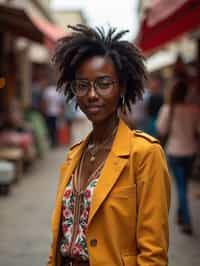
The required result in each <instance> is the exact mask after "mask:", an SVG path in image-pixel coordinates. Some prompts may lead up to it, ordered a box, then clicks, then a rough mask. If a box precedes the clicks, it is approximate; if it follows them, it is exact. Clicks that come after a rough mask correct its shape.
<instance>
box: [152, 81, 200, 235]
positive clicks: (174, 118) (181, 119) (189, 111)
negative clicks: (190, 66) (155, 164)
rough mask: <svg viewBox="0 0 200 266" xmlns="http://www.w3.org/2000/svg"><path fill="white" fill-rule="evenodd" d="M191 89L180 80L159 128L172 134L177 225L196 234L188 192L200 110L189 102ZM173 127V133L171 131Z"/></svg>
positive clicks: (168, 147)
mask: <svg viewBox="0 0 200 266" xmlns="http://www.w3.org/2000/svg"><path fill="white" fill-rule="evenodd" d="M188 88H189V85H188V83H187V79H185V78H180V77H178V78H177V80H176V82H175V84H174V85H173V86H172V88H171V89H169V91H168V92H169V97H168V102H167V103H166V104H164V105H163V106H162V107H161V109H160V112H159V115H158V119H157V123H156V126H157V130H158V132H159V134H160V135H161V136H164V135H166V134H167V133H168V140H167V143H166V146H165V148H166V153H167V155H168V160H169V165H170V168H171V170H172V173H173V175H174V177H175V181H176V188H177V195H178V210H177V223H178V224H179V225H181V230H182V232H183V233H187V234H192V225H191V218H190V213H189V206H188V199H187V190H188V180H189V177H190V174H191V170H192V165H193V162H194V159H195V155H196V153H197V151H198V145H197V144H198V137H197V136H198V132H199V125H200V120H199V117H200V109H199V108H198V107H197V106H196V105H194V104H190V103H188V102H187V100H186V99H187V95H188ZM169 128H170V132H167V131H169Z"/></svg>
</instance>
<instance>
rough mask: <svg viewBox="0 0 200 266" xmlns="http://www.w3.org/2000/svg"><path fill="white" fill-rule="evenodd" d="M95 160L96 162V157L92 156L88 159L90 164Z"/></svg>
mask: <svg viewBox="0 0 200 266" xmlns="http://www.w3.org/2000/svg"><path fill="white" fill-rule="evenodd" d="M95 160H96V157H95V156H94V155H92V157H91V158H90V162H91V163H93V162H94V161H95Z"/></svg>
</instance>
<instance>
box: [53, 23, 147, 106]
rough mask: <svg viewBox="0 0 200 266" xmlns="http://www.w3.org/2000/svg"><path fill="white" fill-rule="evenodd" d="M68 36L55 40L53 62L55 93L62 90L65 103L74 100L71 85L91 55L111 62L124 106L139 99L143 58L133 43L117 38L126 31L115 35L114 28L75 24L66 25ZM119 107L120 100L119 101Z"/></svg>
mask: <svg viewBox="0 0 200 266" xmlns="http://www.w3.org/2000/svg"><path fill="white" fill-rule="evenodd" d="M68 28H70V29H71V30H72V33H71V34H70V35H68V36H65V37H63V38H61V39H60V40H59V41H58V44H57V47H56V49H55V53H54V56H53V63H54V64H55V66H56V67H57V68H58V73H59V75H58V82H57V87H58V90H60V91H63V92H64V94H65V95H66V97H67V99H66V100H67V101H69V100H70V99H72V98H73V97H74V94H73V92H72V91H71V82H72V81H73V80H74V79H75V73H76V70H77V68H78V67H79V65H80V64H81V63H82V62H83V61H84V60H86V59H88V58H90V57H93V56H108V57H110V58H111V59H112V61H113V63H114V65H115V68H116V71H117V74H118V78H119V83H120V84H122V85H123V86H124V87H125V94H124V100H125V105H126V106H127V107H128V109H130V104H131V103H135V102H136V100H137V99H140V98H142V94H143V89H144V81H145V79H146V68H145V64H144V60H145V59H144V57H143V55H142V54H141V53H140V51H139V50H138V48H136V47H135V46H134V44H133V43H131V42H128V41H125V40H122V39H121V38H122V37H123V36H124V35H125V34H126V33H127V32H128V31H127V30H123V31H119V32H117V29H116V28H112V27H109V29H108V31H105V30H104V28H99V27H96V28H91V27H88V26H85V25H81V24H78V25H76V26H68ZM119 105H120V106H122V101H120V104H119Z"/></svg>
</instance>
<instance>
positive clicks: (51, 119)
mask: <svg viewBox="0 0 200 266" xmlns="http://www.w3.org/2000/svg"><path fill="white" fill-rule="evenodd" d="M42 106H43V107H42V109H43V114H44V116H45V119H46V123H47V127H48V132H49V137H50V141H51V146H52V147H55V146H57V123H58V118H59V117H60V116H61V115H64V98H63V96H62V95H60V94H59V93H58V92H57V90H56V85H54V84H52V85H48V86H47V87H46V88H44V92H43V96H42Z"/></svg>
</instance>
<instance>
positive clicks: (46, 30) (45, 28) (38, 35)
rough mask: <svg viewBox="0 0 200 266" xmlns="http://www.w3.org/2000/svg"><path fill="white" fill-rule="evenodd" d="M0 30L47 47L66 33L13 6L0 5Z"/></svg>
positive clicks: (50, 46)
mask: <svg viewBox="0 0 200 266" xmlns="http://www.w3.org/2000/svg"><path fill="white" fill-rule="evenodd" d="M0 31H2V32H5V31H8V32H9V31H10V32H12V34H14V35H16V36H21V37H25V38H28V39H30V40H32V41H35V42H39V43H44V44H45V45H46V46H47V47H48V48H52V46H54V44H55V42H56V40H57V39H59V38H61V37H63V36H64V35H65V34H66V33H65V32H64V31H63V30H62V29H61V28H59V27H58V26H56V25H54V24H53V23H51V22H49V21H46V20H43V19H41V18H37V17H34V16H32V15H31V14H29V13H28V12H27V11H25V10H23V9H20V8H15V7H13V6H5V5H0Z"/></svg>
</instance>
